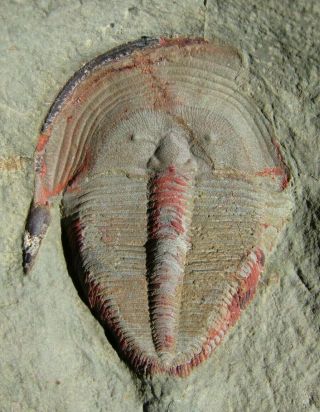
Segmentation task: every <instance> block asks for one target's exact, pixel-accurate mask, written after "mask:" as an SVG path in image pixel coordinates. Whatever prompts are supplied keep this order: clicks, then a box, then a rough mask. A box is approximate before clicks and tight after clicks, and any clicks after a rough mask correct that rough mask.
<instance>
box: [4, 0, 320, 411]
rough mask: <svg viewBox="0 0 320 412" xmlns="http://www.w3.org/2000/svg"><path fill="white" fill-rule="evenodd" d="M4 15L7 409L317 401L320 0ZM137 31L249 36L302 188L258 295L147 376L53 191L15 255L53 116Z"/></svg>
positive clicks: (134, 5)
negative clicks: (182, 364)
mask: <svg viewBox="0 0 320 412" xmlns="http://www.w3.org/2000/svg"><path fill="white" fill-rule="evenodd" d="M0 19H1V20H0V21H1V24H0V34H1V44H0V47H1V54H0V110H1V112H0V116H1V117H0V136H1V138H0V187H1V190H0V199H1V202H0V208H1V213H0V222H1V231H2V236H1V239H0V242H1V247H0V251H1V259H0V278H1V288H0V296H1V300H0V318H1V328H0V339H1V351H0V365H1V368H0V410H1V411H67V412H69V411H70V412H72V411H90V412H91V411H93V412H95V411H142V410H145V411H186V410H188V411H208V410H210V411H243V410H244V411H291V412H295V411H317V410H319V409H320V394H319V388H318V386H319V381H320V377H319V370H320V368H319V366H320V362H319V343H318V341H319V316H320V315H319V266H320V262H319V229H320V224H319V215H320V210H319V200H320V195H319V165H320V162H319V153H320V147H319V103H320V88H319V67H320V62H319V47H320V39H319V36H320V34H319V33H320V30H319V19H320V3H319V1H317V0H310V1H303V0H293V1H292V0H284V1H281V2H279V1H276V0H270V1H268V2H266V1H263V0H258V1H254V0H230V1H221V0H216V1H213V0H207V1H204V2H202V1H191V0H189V1H181V0H179V1H175V0H170V1H167V0H163V1H161V2H157V1H144V0H140V1H135V0H132V1H128V0H125V1H123V2H117V1H114V0H108V1H102V0H100V1H99V0H82V1H76V0H70V1H67V2H66V1H62V0H61V1H60V0H56V1H53V0H52V1H50V0H25V1H23V0H2V1H1V8H0ZM141 35H151V36H159V35H185V36H199V37H205V38H206V39H212V38H215V37H218V38H220V39H222V40H224V41H226V42H228V43H231V44H232V45H234V46H236V47H237V48H239V49H241V50H242V55H243V60H244V64H245V66H246V68H247V79H246V82H244V85H243V88H244V90H245V92H246V93H248V94H249V95H252V96H253V98H254V99H255V101H256V103H257V104H258V105H259V106H260V108H261V110H263V112H264V113H265V115H266V116H267V117H268V118H269V119H270V120H271V122H272V123H273V125H274V128H275V132H276V136H277V138H278V140H279V141H280V144H281V147H282V150H283V153H284V156H285V159H286V162H287V163H288V165H289V167H290V170H291V173H292V183H291V184H292V190H293V194H294V199H295V210H294V212H293V217H292V221H291V222H290V224H289V226H288V230H287V231H286V233H285V234H284V236H283V239H282V241H281V242H280V244H279V247H278V248H277V251H276V252H275V254H274V255H273V257H272V259H271V260H269V262H268V265H267V268H266V271H265V274H264V275H263V278H262V281H261V284H260V288H259V291H258V293H257V296H256V298H255V300H254V302H253V303H252V304H251V305H250V306H249V308H248V310H247V311H246V312H245V314H244V315H243V317H242V319H241V320H240V321H239V323H238V324H237V325H236V327H234V328H233V330H232V331H231V332H230V333H229V336H228V338H227V339H226V340H225V341H224V343H223V344H222V345H221V347H220V348H219V349H218V350H217V351H216V352H215V354H214V355H213V356H212V357H211V358H210V359H209V360H208V361H207V362H206V363H204V364H203V365H202V366H200V367H199V368H197V369H196V370H195V371H194V372H193V373H192V374H191V376H190V377H189V378H186V379H172V378H165V377H158V378H155V379H153V380H152V381H149V380H145V381H143V382H141V381H139V380H138V379H137V378H136V377H135V376H134V374H133V373H131V372H130V371H129V370H128V368H127V367H126V365H125V364H124V363H123V362H122V361H120V360H119V358H118V356H117V354H116V352H115V351H114V350H113V348H112V347H111V345H110V344H109V342H108V341H107V339H106V337H105V335H104V332H103V330H102V328H101V326H100V325H99V324H98V323H97V321H96V320H95V319H94V318H93V316H92V315H91V313H90V312H89V310H88V308H87V307H86V306H85V304H84V303H83V302H82V301H81V299H80V298H79V296H78V294H77V292H76V290H75V288H74V286H73V284H72V281H71V279H70V277H69V275H68V272H67V269H66V264H65V260H64V256H63V250H62V246H61V241H60V236H61V233H60V223H59V209H58V204H57V206H56V208H55V212H54V216H53V222H52V225H51V226H50V229H49V232H48V235H47V237H46V239H45V241H44V242H43V245H42V249H41V252H40V255H39V257H38V261H37V263H36V266H35V268H34V270H33V272H32V274H31V275H29V276H28V277H24V276H23V274H22V266H21V264H22V256H21V239H22V233H23V229H24V223H25V218H26V215H27V212H28V207H29V203H30V200H31V197H32V186H33V170H32V157H33V152H34V148H35V144H36V140H37V135H38V132H39V129H40V126H41V123H42V121H43V119H44V117H45V114H46V113H47V111H48V109H49V107H50V105H51V103H52V102H53V99H54V97H55V96H56V94H57V92H58V91H59V89H60V88H61V87H62V86H63V85H64V83H65V82H66V81H67V80H68V78H69V77H70V76H71V75H72V74H73V73H74V71H75V70H77V69H78V68H79V67H80V66H81V65H82V64H83V63H85V62H86V61H88V60H90V59H91V58H93V57H95V56H96V55H97V54H100V53H103V52H105V51H106V50H108V49H110V48H111V47H113V46H116V45H119V44H121V43H125V42H127V41H129V40H134V39H136V38H138V37H140V36H141Z"/></svg>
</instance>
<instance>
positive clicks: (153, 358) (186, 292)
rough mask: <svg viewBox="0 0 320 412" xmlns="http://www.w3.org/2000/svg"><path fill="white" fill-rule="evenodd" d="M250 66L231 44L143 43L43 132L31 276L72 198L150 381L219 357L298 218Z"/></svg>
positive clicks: (91, 285) (98, 290) (69, 87)
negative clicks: (58, 212) (247, 73)
mask: <svg viewBox="0 0 320 412" xmlns="http://www.w3.org/2000/svg"><path fill="white" fill-rule="evenodd" d="M241 70H242V65H241V58H240V57H239V54H238V52H237V51H235V50H234V49H233V48H231V47H228V46H225V45H219V44H218V43H213V42H212V43H211V42H206V41H203V40H197V39H192V40H190V39H172V40H169V39H160V40H156V39H147V38H143V39H141V40H138V41H136V42H133V43H130V44H127V45H125V46H121V47H119V48H117V49H114V50H112V51H111V52H109V53H107V54H104V55H101V56H99V57H97V58H96V59H94V60H93V61H91V62H90V63H88V64H87V65H86V66H84V67H83V68H82V69H81V70H80V71H78V72H77V73H76V74H75V75H74V77H73V78H72V79H71V80H70V81H69V82H68V83H67V84H66V86H65V87H64V88H63V90H62V91H61V92H60V94H59V95H58V97H57V99H56V101H55V102H54V104H53V106H52V108H51V109H50V111H49V114H48V116H47V118H46V120H45V123H44V125H43V128H42V131H41V135H40V137H39V141H38V145H37V149H36V154H35V191H34V199H33V202H32V205H31V209H30V213H29V218H28V222H27V227H26V232H25V238H24V267H25V271H28V270H29V269H30V268H31V266H32V265H33V262H34V259H35V256H36V254H37V251H38V248H39V245H40V242H41V240H42V238H43V237H44V235H45V232H46V230H47V227H48V225H49V221H50V217H49V209H50V205H51V203H52V201H53V200H54V198H55V197H57V196H58V195H60V194H62V220H63V225H64V227H65V228H66V232H67V234H68V239H69V245H70V248H71V250H72V256H73V261H74V265H75V270H76V271H77V274H78V276H79V279H80V281H81V284H82V287H83V290H84V292H85V295H86V297H87V302H88V305H89V306H90V308H91V309H92V310H93V311H94V312H95V313H97V315H98V317H99V319H100V320H101V322H102V323H103V325H104V326H105V328H106V329H107V330H108V331H109V333H111V334H112V335H113V338H114V340H115V342H116V346H117V348H118V350H119V353H120V354H121V356H122V357H123V358H124V359H126V360H127V362H128V363H129V364H130V365H131V366H132V367H133V368H134V369H135V370H136V371H137V372H138V373H146V374H154V373H157V372H166V373H169V374H172V375H180V376H184V375H186V374H188V373H189V372H190V370H191V369H192V368H193V367H194V366H196V365H198V364H199V363H200V362H201V361H202V360H204V359H205V358H207V357H208V356H209V354H210V353H211V352H212V351H213V350H214V349H215V347H216V346H217V345H218V344H219V343H220V341H221V340H222V338H223V337H224V335H225V333H226V331H227V329H228V328H229V327H230V326H231V325H233V324H234V323H235V321H236V320H237V319H238V318H239V316H240V313H241V311H242V310H243V309H244V308H245V307H246V306H247V304H248V302H249V301H250V300H251V298H252V297H253V295H254V292H255V290H256V286H257V283H258V280H259V276H260V273H261V271H262V269H263V265H264V259H265V255H267V254H268V253H270V251H271V250H272V247H273V245H274V244H275V242H276V240H277V239H278V237H279V233H280V232H281V229H282V228H283V226H284V224H285V222H286V220H287V216H288V209H289V207H288V204H289V195H288V193H287V190H286V188H287V183H288V172H287V169H286V167H285V165H284V163H283V161H282V158H281V155H280V152H279V148H278V145H277V144H276V143H275V141H274V136H273V132H272V129H271V127H270V125H269V124H268V122H267V121H266V119H265V118H264V116H263V115H262V113H261V111H259V110H258V109H257V108H256V107H255V105H254V104H253V102H252V101H251V100H250V99H249V98H248V97H246V95H245V94H244V93H243V92H241V90H240V86H239V84H238V81H237V79H238V76H239V73H240V72H241Z"/></svg>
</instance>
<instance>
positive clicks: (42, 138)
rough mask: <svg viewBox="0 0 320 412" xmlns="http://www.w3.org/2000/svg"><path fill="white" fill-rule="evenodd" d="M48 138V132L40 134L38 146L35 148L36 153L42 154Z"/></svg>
mask: <svg viewBox="0 0 320 412" xmlns="http://www.w3.org/2000/svg"><path fill="white" fill-rule="evenodd" d="M49 137H50V131H49V130H48V131H47V132H46V133H42V134H40V136H39V138H38V144H37V146H36V151H37V152H42V150H43V149H44V148H45V146H46V144H47V142H48V140H49Z"/></svg>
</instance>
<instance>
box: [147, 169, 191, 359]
mask: <svg viewBox="0 0 320 412" xmlns="http://www.w3.org/2000/svg"><path fill="white" fill-rule="evenodd" d="M192 189H193V178H192V175H191V174H189V175H188V174H187V173H183V172H182V171H179V170H177V169H176V167H175V166H173V165H171V166H169V167H168V168H167V169H166V170H164V171H163V172H160V173H156V174H155V176H153V178H152V179H151V182H150V197H149V222H148V226H149V228H148V242H147V245H146V246H147V266H148V268H147V270H148V283H149V305H150V317H151V328H152V337H153V341H154V345H155V349H156V351H157V352H158V355H159V356H160V358H161V359H162V361H163V362H164V363H166V361H167V362H170V359H171V358H172V356H173V352H174V349H175V343H176V332H177V323H178V317H179V310H180V303H181V288H182V283H183V277H184V268H185V262H186V255H187V252H188V250H189V248H190V237H189V234H188V231H189V226H190V222H191V217H192V206H193V202H192Z"/></svg>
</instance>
